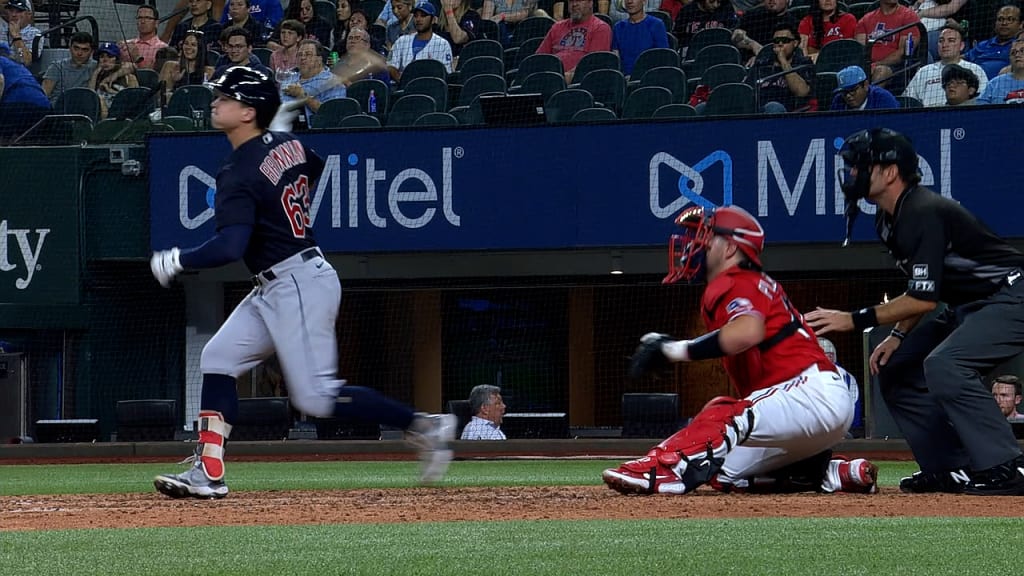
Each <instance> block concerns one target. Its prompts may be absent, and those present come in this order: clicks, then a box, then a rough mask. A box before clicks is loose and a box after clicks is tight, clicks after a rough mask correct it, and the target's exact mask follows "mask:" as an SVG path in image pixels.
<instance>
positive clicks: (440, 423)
mask: <svg viewBox="0 0 1024 576" xmlns="http://www.w3.org/2000/svg"><path fill="white" fill-rule="evenodd" d="M458 425H459V420H458V418H456V417H455V415H454V414H417V415H416V419H415V420H413V423H412V426H410V427H409V430H407V431H406V434H405V438H406V440H408V441H409V442H410V443H412V444H413V445H414V446H416V448H417V450H418V451H419V456H420V482H421V483H423V484H433V483H434V482H439V481H440V480H441V479H442V478H444V474H445V472H447V471H448V465H449V464H451V463H452V458H453V457H454V456H455V453H454V452H453V451H452V449H451V448H450V447H449V445H448V443H449V442H451V441H452V440H454V439H455V429H456V428H457V427H458Z"/></svg>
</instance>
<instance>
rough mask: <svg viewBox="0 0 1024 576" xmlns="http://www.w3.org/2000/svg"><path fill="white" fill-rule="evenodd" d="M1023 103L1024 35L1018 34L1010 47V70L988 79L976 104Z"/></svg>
mask: <svg viewBox="0 0 1024 576" xmlns="http://www.w3.org/2000/svg"><path fill="white" fill-rule="evenodd" d="M1022 103H1024V36H1018V37H1017V40H1016V41H1014V43H1013V47H1012V48H1011V49H1010V71H1009V72H1007V73H1006V74H1000V75H999V76H996V77H995V78H993V79H992V80H990V81H989V83H988V86H986V87H985V90H984V91H982V93H981V96H978V104H1022Z"/></svg>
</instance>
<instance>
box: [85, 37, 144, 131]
mask: <svg viewBox="0 0 1024 576" xmlns="http://www.w3.org/2000/svg"><path fill="white" fill-rule="evenodd" d="M95 58H96V61H97V62H99V65H98V66H96V69H95V70H93V73H92V77H91V78H89V88H92V89H93V90H95V91H96V93H97V94H99V96H100V104H102V106H101V107H100V117H101V118H106V117H107V109H108V108H109V107H110V103H111V102H112V101H113V100H114V96H116V95H117V93H118V92H120V91H121V90H124V89H125V88H138V87H139V79H138V78H136V77H135V74H134V71H135V67H134V66H132V64H131V63H130V62H122V61H121V49H120V48H118V47H117V44H114V43H113V42H100V45H99V47H97V48H96V55H95Z"/></svg>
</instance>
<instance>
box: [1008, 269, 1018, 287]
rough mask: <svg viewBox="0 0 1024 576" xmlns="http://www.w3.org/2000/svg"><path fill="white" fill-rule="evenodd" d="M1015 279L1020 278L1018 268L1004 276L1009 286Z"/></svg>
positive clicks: (1014, 282)
mask: <svg viewBox="0 0 1024 576" xmlns="http://www.w3.org/2000/svg"><path fill="white" fill-rule="evenodd" d="M1017 280H1020V270H1016V271H1014V272H1013V273H1012V274H1010V275H1009V276H1007V277H1006V283H1007V284H1009V285H1010V286H1013V285H1014V284H1016V283H1017Z"/></svg>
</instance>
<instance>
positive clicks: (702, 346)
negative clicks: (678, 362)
mask: <svg viewBox="0 0 1024 576" xmlns="http://www.w3.org/2000/svg"><path fill="white" fill-rule="evenodd" d="M719 334H720V331H719V330H715V331H714V332H708V333H707V334H705V335H703V336H701V337H700V338H697V339H695V340H691V341H690V344H689V346H687V347H686V352H687V353H688V354H689V355H690V360H691V361H694V360H711V359H712V358H721V357H722V356H725V351H723V350H722V343H721V341H720V339H719Z"/></svg>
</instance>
